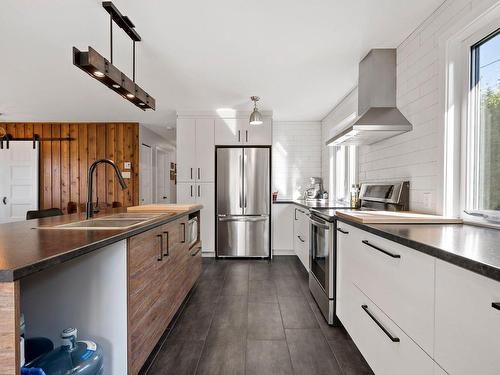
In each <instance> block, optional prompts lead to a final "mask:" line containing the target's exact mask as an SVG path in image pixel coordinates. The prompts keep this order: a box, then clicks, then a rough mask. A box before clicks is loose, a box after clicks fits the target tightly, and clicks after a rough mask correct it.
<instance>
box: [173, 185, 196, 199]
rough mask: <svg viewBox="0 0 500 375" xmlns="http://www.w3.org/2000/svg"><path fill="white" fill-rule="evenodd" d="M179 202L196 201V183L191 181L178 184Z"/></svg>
mask: <svg viewBox="0 0 500 375" xmlns="http://www.w3.org/2000/svg"><path fill="white" fill-rule="evenodd" d="M177 203H196V185H195V184H194V183H189V182H179V183H178V184H177Z"/></svg>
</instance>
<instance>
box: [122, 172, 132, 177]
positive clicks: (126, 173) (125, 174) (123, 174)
mask: <svg viewBox="0 0 500 375" xmlns="http://www.w3.org/2000/svg"><path fill="white" fill-rule="evenodd" d="M122 177H123V178H130V172H122Z"/></svg>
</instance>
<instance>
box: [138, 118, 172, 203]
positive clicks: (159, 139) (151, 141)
mask: <svg viewBox="0 0 500 375" xmlns="http://www.w3.org/2000/svg"><path fill="white" fill-rule="evenodd" d="M168 134H169V136H168V137H164V136H161V135H159V134H157V133H155V132H153V131H152V130H150V129H148V128H146V127H145V126H143V125H141V126H140V127H139V142H140V143H141V144H142V143H144V144H146V145H148V146H151V148H152V150H153V202H155V199H156V197H157V193H156V149H157V148H158V147H161V148H162V149H164V150H168V151H170V158H171V160H172V162H175V160H176V152H175V151H176V149H175V143H176V140H175V131H171V136H170V132H168ZM139 174H140V171H139ZM140 177H141V176H139V178H140ZM176 195H177V192H176V188H175V185H174V184H173V181H172V183H171V189H170V198H171V202H176V200H177V197H176Z"/></svg>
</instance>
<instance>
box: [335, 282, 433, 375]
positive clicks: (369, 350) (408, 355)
mask: <svg viewBox="0 0 500 375" xmlns="http://www.w3.org/2000/svg"><path fill="white" fill-rule="evenodd" d="M344 288H346V289H345V293H346V295H345V297H346V298H345V300H344V306H343V307H344V308H343V309H342V311H339V312H338V314H339V318H340V320H341V321H342V323H343V324H344V326H345V327H346V329H347V331H348V332H349V334H350V335H351V337H352V339H353V340H354V342H355V343H356V346H357V347H358V348H359V350H360V352H361V354H363V356H364V357H365V359H366V361H367V362H368V364H369V365H370V367H371V368H372V370H373V372H374V373H375V374H384V375H390V374H394V375H401V374H405V375H412V374H415V375H432V374H433V372H434V361H433V360H432V359H431V358H430V357H429V356H428V355H427V354H426V353H425V352H424V351H423V350H422V349H421V348H420V347H419V346H418V345H417V344H416V343H415V342H414V341H413V340H411V339H410V338H409V337H408V336H407V335H406V334H405V333H404V332H403V331H402V330H401V329H400V328H399V327H398V326H397V325H396V324H395V323H394V322H393V321H392V320H391V319H390V318H389V317H388V316H387V315H386V314H384V313H383V312H382V310H380V309H379V308H378V307H377V306H376V305H375V304H374V303H373V302H372V301H371V300H370V299H369V298H368V297H367V296H366V295H365V294H363V293H362V292H361V291H360V290H359V289H358V288H357V287H356V286H355V285H354V284H352V283H350V284H349V285H345V286H344Z"/></svg>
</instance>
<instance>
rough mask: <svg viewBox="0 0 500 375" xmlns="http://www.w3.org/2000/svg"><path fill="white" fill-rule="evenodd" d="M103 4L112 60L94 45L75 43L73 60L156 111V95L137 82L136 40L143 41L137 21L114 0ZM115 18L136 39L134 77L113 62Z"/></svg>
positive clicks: (129, 96)
mask: <svg viewBox="0 0 500 375" xmlns="http://www.w3.org/2000/svg"><path fill="white" fill-rule="evenodd" d="M102 6H103V8H104V9H106V11H107V12H108V13H109V15H110V21H109V27H110V47H111V53H110V60H109V61H108V60H107V59H106V58H105V57H103V56H102V55H100V54H99V53H98V52H97V51H96V50H94V49H93V48H91V47H90V46H89V50H88V52H85V51H80V50H78V48H76V47H73V64H74V65H75V66H77V67H79V68H80V69H82V70H83V71H84V72H87V73H88V74H89V75H90V76H91V77H93V78H95V79H96V80H98V81H100V82H102V83H103V84H104V85H106V86H107V87H108V88H110V89H111V90H113V91H115V92H117V93H118V94H120V95H121V96H123V97H124V98H125V99H127V100H128V101H129V102H131V103H133V104H135V105H136V106H137V107H139V108H140V109H142V110H144V111H145V110H146V109H152V110H153V111H154V110H155V109H156V101H155V99H154V98H153V97H152V96H150V95H149V94H148V93H147V92H146V91H144V90H143V89H142V88H141V87H140V86H139V85H137V84H136V83H135V42H140V41H141V37H140V36H139V34H138V33H137V32H136V31H135V29H134V28H135V25H134V24H133V23H132V21H130V19H129V18H128V17H127V16H124V15H122V14H121V13H120V11H119V10H118V9H117V8H116V7H115V6H114V5H113V3H112V2H111V1H103V3H102ZM113 22H114V23H116V24H117V25H118V26H119V27H120V28H122V29H123V31H125V33H126V34H127V35H128V36H129V37H130V39H132V59H133V60H132V79H130V78H129V77H127V76H126V75H125V73H123V72H122V71H120V70H119V69H118V68H117V67H116V66H114V65H113Z"/></svg>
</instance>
